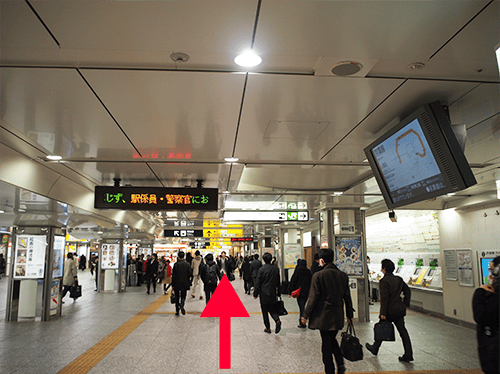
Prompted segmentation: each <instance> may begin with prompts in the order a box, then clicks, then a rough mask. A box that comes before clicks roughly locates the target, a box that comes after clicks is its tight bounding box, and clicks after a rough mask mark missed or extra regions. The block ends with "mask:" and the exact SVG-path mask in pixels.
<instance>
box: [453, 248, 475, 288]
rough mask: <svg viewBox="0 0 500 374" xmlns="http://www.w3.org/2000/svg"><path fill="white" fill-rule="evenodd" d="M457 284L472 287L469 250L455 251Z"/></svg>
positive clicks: (470, 253)
mask: <svg viewBox="0 0 500 374" xmlns="http://www.w3.org/2000/svg"><path fill="white" fill-rule="evenodd" d="M457 266H458V284H459V285H460V286H468V287H474V278H473V275H472V251H471V250H470V249H457Z"/></svg>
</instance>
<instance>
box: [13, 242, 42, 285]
mask: <svg viewBox="0 0 500 374" xmlns="http://www.w3.org/2000/svg"><path fill="white" fill-rule="evenodd" d="M46 248H47V237H46V236H45V235H19V236H18V237H17V245H16V252H15V255H16V257H15V269H14V271H15V274H14V278H43V277H44V274H45V251H46Z"/></svg>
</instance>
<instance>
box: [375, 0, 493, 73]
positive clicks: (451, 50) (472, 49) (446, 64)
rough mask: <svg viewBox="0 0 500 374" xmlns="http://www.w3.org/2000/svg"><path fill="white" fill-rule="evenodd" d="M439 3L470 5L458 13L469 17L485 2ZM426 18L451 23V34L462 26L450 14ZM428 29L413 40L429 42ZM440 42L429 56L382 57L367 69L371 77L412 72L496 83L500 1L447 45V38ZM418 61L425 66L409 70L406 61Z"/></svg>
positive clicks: (491, 5) (435, 38) (413, 45)
mask: <svg viewBox="0 0 500 374" xmlns="http://www.w3.org/2000/svg"><path fill="white" fill-rule="evenodd" d="M440 3H441V4H443V3H448V4H447V5H445V6H452V7H453V8H455V5H465V6H466V7H469V6H470V8H469V10H468V11H467V12H466V11H465V9H464V10H463V12H462V13H461V14H468V17H469V18H471V19H472V16H474V14H475V11H476V10H480V9H482V8H483V7H484V6H485V4H486V3H488V2H481V1H475V2H468V4H465V2H460V3H458V2H453V3H451V2H440ZM477 8H479V9H477ZM452 12H453V11H452ZM428 18H429V20H431V19H432V22H433V23H436V24H437V23H441V21H442V20H444V22H443V23H444V24H446V25H453V27H455V28H456V29H455V30H454V31H453V34H455V32H458V31H459V30H460V28H461V27H460V26H459V24H456V23H455V19H453V20H452V18H453V15H452V13H450V14H448V15H446V16H443V18H441V19H440V22H434V17H428ZM427 31H428V30H422V32H420V33H418V35H419V36H418V38H413V39H412V40H416V39H419V40H422V41H423V40H426V42H427V41H429V39H428V38H427V37H426V35H425V33H426V32H427ZM450 37H451V35H450ZM433 40H439V38H437V37H434V38H433ZM441 41H442V42H443V48H442V49H440V50H439V51H438V50H437V49H436V50H435V51H433V52H432V53H434V52H437V53H436V54H435V55H434V56H432V55H430V54H429V55H428V56H425V55H424V56H420V57H421V58H420V59H419V60H418V59H411V58H408V57H410V56H411V55H410V56H408V57H407V56H405V55H402V56H401V57H400V58H399V59H393V60H389V59H383V60H381V61H379V62H378V63H377V65H376V66H375V67H374V68H373V69H372V70H371V71H370V76H374V75H377V76H390V77H395V76H409V75H411V76H413V77H439V78H449V79H466V80H481V81H496V82H498V77H499V72H498V65H497V62H496V59H495V53H494V52H495V49H496V48H495V46H497V45H498V43H499V42H500V3H499V2H498V1H492V2H491V3H490V4H489V5H488V7H487V8H485V9H484V10H483V11H482V12H481V13H480V14H479V15H478V16H477V17H476V18H474V19H473V20H472V21H471V22H470V23H469V24H468V25H467V27H466V28H464V29H463V30H460V32H458V33H457V34H456V35H455V37H453V38H452V39H451V40H450V41H449V42H448V43H447V44H446V45H444V42H445V41H446V40H441ZM408 45H409V46H411V47H415V49H416V50H420V49H419V48H418V47H417V46H415V44H414V43H408ZM415 57H416V56H415ZM431 57H432V58H431ZM417 61H419V62H423V63H424V64H425V68H423V69H421V70H415V71H410V70H408V68H407V66H408V64H410V63H413V62H417ZM478 69H480V70H478Z"/></svg>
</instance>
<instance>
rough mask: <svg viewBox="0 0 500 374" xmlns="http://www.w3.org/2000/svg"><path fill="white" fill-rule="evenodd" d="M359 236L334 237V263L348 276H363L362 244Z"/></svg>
mask: <svg viewBox="0 0 500 374" xmlns="http://www.w3.org/2000/svg"><path fill="white" fill-rule="evenodd" d="M362 243H363V242H362V240H361V236H337V237H335V257H334V263H335V265H337V267H338V268H339V269H340V270H341V271H343V272H344V273H346V274H347V275H350V276H355V277H362V276H363V244H362Z"/></svg>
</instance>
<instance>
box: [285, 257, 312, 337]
mask: <svg viewBox="0 0 500 374" xmlns="http://www.w3.org/2000/svg"><path fill="white" fill-rule="evenodd" d="M311 278H312V275H311V270H309V269H308V268H307V261H306V260H299V261H298V264H297V267H296V268H295V271H294V272H293V275H292V279H290V283H289V284H288V297H291V296H290V295H291V294H292V292H293V291H296V290H298V289H299V288H300V294H299V296H298V297H297V304H298V305H299V311H300V315H299V325H298V326H297V327H298V328H305V327H306V325H305V324H303V323H302V321H301V318H302V317H303V316H304V311H305V308H306V303H307V298H308V297H309V289H310V288H311Z"/></svg>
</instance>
